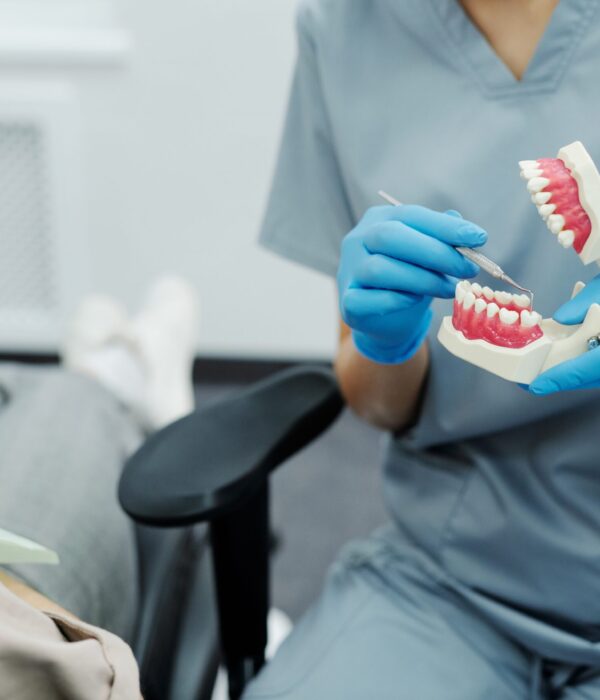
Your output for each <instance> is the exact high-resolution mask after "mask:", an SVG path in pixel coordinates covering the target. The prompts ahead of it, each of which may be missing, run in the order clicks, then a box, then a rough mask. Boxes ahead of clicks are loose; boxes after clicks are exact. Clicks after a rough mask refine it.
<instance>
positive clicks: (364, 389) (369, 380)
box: [334, 324, 429, 431]
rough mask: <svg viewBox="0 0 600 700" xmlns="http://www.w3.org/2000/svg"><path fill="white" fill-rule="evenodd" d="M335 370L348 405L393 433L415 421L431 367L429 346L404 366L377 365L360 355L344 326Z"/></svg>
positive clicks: (420, 350) (377, 425) (368, 419)
mask: <svg viewBox="0 0 600 700" xmlns="http://www.w3.org/2000/svg"><path fill="white" fill-rule="evenodd" d="M334 366H335V372H336V375H337V378H338V381H339V384H340V388H341V391H342V394H343V396H344V398H345V400H346V403H347V404H348V405H349V406H350V408H351V409H352V410H353V411H354V412H355V413H356V414H357V415H358V416H360V417H361V418H362V419H363V420H365V421H367V422H368V423H371V424H372V425H375V426H376V427H378V428H381V429H383V430H390V431H398V430H402V429H405V428H408V427H409V426H410V425H411V423H412V422H413V421H414V420H415V418H416V414H417V410H418V406H419V401H420V398H421V393H422V390H423V386H424V384H425V379H426V377H427V370H428V367H429V350H428V347H427V343H424V344H423V345H422V346H421V348H420V349H419V350H418V351H417V353H416V354H415V355H414V356H413V357H412V358H411V359H410V360H408V361H407V362H404V363H403V364H400V365H384V364H378V363H376V362H372V361H371V360H368V359H367V358H366V357H363V356H362V355H361V354H360V353H359V352H358V350H357V349H356V347H355V346H354V342H353V340H352V335H351V332H350V329H349V328H348V327H347V326H346V325H345V324H342V327H341V333H340V345H339V348H338V353H337V356H336V359H335V363H334Z"/></svg>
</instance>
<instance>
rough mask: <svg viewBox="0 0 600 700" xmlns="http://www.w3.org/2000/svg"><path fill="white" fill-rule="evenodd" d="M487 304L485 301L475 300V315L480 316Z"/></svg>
mask: <svg viewBox="0 0 600 700" xmlns="http://www.w3.org/2000/svg"><path fill="white" fill-rule="evenodd" d="M486 306H487V304H486V303H485V299H477V301H476V302H475V313H476V314H480V313H481V312H482V311H483V310H484V309H485V308H486Z"/></svg>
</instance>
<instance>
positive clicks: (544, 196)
mask: <svg viewBox="0 0 600 700" xmlns="http://www.w3.org/2000/svg"><path fill="white" fill-rule="evenodd" d="M551 199H552V192H536V194H533V195H531V201H532V202H533V203H534V204H537V205H538V206H541V205H542V204H547V203H548V202H549V201H550V200H551Z"/></svg>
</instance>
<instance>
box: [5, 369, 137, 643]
mask: <svg viewBox="0 0 600 700" xmlns="http://www.w3.org/2000/svg"><path fill="white" fill-rule="evenodd" d="M0 387H1V389H2V393H3V402H4V403H3V405H2V406H0V485H1V488H0V527H1V528H5V529H8V530H11V531H13V532H16V533H18V534H20V535H23V536H25V537H29V538H31V539H33V540H35V541H38V542H40V543H41V544H44V545H46V546H48V547H50V548H51V549H53V550H55V551H57V552H58V553H59V555H60V559H61V563H60V565H59V566H42V565H20V566H11V567H6V568H7V569H8V571H10V572H11V573H12V574H13V575H16V576H18V577H19V578H21V579H22V580H23V581H25V582H26V583H27V584H28V585H30V586H31V587H32V588H34V589H35V590H37V591H39V592H40V593H42V594H43V595H45V596H46V597H48V598H50V599H51V600H53V601H55V602H56V603H58V604H59V605H60V606H62V607H63V608H66V609H67V610H69V611H71V612H72V613H74V614H75V615H77V616H80V617H81V618H82V619H85V620H86V621H88V622H90V623H92V624H95V625H98V626H101V627H105V628H107V629H110V630H111V631H114V632H116V633H117V634H119V635H120V636H123V637H125V638H127V637H128V636H129V635H130V633H131V627H132V623H133V618H134V615H135V611H136V602H137V601H136V596H137V563H136V553H135V552H136V550H135V543H134V533H133V528H132V525H131V523H130V522H129V520H128V519H127V517H126V516H125V515H124V514H123V513H122V511H121V510H120V508H119V505H118V502H117V499H116V488H117V483H118V479H119V475H120V472H121V469H122V466H123V463H124V461H125V459H126V458H127V456H128V455H129V454H130V453H131V451H132V450H134V449H135V447H136V446H137V445H138V444H139V442H140V440H141V439H142V433H141V430H140V428H139V427H138V424H137V422H136V421H135V420H134V419H133V417H132V415H131V413H130V412H129V411H128V410H127V409H126V408H124V407H123V406H122V404H120V403H119V402H118V401H117V399H116V398H115V397H114V396H113V395H111V394H110V393H109V392H108V391H106V390H105V389H103V388H102V387H101V386H100V384H98V383H97V382H95V381H93V380H92V379H89V378H87V377H85V376H80V375H77V374H74V373H70V372H67V371H64V370H62V369H36V368H28V367H23V366H16V365H10V366H6V365H5V366H2V367H0Z"/></svg>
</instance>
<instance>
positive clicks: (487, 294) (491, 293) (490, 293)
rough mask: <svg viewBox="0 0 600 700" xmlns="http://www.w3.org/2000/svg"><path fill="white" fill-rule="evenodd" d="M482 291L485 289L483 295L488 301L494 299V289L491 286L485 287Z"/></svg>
mask: <svg viewBox="0 0 600 700" xmlns="http://www.w3.org/2000/svg"><path fill="white" fill-rule="evenodd" d="M482 291H483V296H484V297H485V298H486V299H487V300H488V301H492V299H493V298H494V290H493V289H491V287H484V288H483V290H482Z"/></svg>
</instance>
